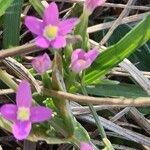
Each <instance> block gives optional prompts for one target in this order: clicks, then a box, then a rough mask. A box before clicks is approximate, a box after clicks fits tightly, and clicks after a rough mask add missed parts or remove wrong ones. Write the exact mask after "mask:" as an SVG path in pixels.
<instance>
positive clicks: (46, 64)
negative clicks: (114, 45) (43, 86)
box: [32, 53, 52, 74]
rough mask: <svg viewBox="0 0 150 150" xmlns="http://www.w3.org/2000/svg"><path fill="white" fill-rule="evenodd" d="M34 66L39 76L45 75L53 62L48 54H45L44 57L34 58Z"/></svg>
mask: <svg viewBox="0 0 150 150" xmlns="http://www.w3.org/2000/svg"><path fill="white" fill-rule="evenodd" d="M32 66H33V68H34V69H35V70H36V71H37V72H38V73H39V74H43V73H44V72H46V71H47V70H48V69H50V68H51V66H52V61H51V60H50V58H49V56H48V54H47V53H45V54H44V55H41V56H38V57H34V58H33V60H32Z"/></svg>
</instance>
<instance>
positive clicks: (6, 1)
mask: <svg viewBox="0 0 150 150" xmlns="http://www.w3.org/2000/svg"><path fill="white" fill-rule="evenodd" d="M13 1H14V0H0V16H2V15H3V14H4V13H5V11H6V9H7V8H8V7H9V6H10V5H11V3H12V2H13Z"/></svg>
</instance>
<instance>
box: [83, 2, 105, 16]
mask: <svg viewBox="0 0 150 150" xmlns="http://www.w3.org/2000/svg"><path fill="white" fill-rule="evenodd" d="M105 1H106V0H86V1H85V8H86V9H87V10H89V12H90V14H91V13H92V12H93V11H94V9H95V8H96V7H98V6H101V5H103V4H104V3H105Z"/></svg>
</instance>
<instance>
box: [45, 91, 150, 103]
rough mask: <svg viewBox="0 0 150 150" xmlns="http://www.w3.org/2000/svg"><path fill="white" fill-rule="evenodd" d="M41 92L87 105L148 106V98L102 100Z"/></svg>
mask: <svg viewBox="0 0 150 150" xmlns="http://www.w3.org/2000/svg"><path fill="white" fill-rule="evenodd" d="M42 92H43V94H44V95H47V96H50V97H55V98H61V99H68V100H70V101H76V102H81V103H87V104H100V105H115V106H150V97H139V98H135V99H132V98H130V99H127V98H124V97H119V98H106V97H103V98H102V97H92V96H83V95H76V94H71V93H67V92H63V91H54V90H48V89H43V90H42Z"/></svg>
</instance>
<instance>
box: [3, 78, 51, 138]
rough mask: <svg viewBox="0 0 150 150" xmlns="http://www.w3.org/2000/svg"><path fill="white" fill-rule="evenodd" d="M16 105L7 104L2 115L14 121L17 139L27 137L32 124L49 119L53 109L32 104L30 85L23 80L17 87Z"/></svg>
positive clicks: (13, 128) (13, 127)
mask: <svg viewBox="0 0 150 150" xmlns="http://www.w3.org/2000/svg"><path fill="white" fill-rule="evenodd" d="M16 103H17V104H16V105H14V104H5V105H3V106H2V107H1V115H2V116H3V117H4V118H6V119H8V120H10V121H12V122H13V126H12V132H13V134H14V136H15V138H16V139H18V140H23V139H25V138H27V136H28V135H29V133H30V130H31V124H32V123H36V122H42V121H45V120H48V119H50V118H51V116H52V111H51V109H49V108H46V107H43V106H31V104H32V93H31V89H30V85H29V83H28V82H27V81H26V80H23V81H22V82H21V83H20V84H19V87H18V89H17V95H16Z"/></svg>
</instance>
